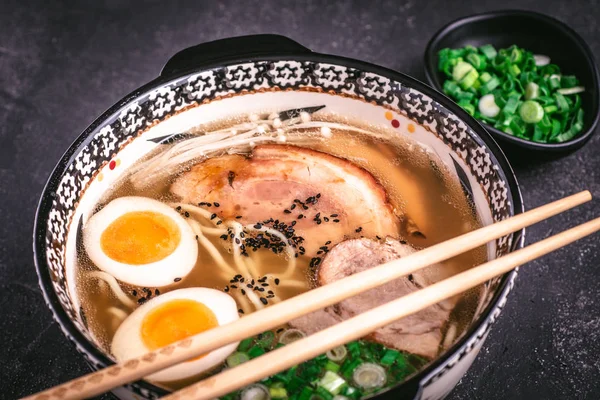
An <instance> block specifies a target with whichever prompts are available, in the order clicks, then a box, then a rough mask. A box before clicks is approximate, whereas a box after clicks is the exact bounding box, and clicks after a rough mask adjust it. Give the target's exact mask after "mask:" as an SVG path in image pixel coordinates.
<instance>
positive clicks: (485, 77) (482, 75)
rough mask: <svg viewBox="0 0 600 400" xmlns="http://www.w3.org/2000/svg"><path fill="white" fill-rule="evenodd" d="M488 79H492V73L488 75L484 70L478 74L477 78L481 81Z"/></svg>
mask: <svg viewBox="0 0 600 400" xmlns="http://www.w3.org/2000/svg"><path fill="white" fill-rule="evenodd" d="M490 79H492V75H490V73H489V72H484V73H483V74H481V75H479V80H480V81H481V83H487V82H488V81H489V80H490Z"/></svg>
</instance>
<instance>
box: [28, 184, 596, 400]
mask: <svg viewBox="0 0 600 400" xmlns="http://www.w3.org/2000/svg"><path fill="white" fill-rule="evenodd" d="M591 198H592V196H591V194H590V193H589V192H588V191H584V192H580V193H577V194H575V195H572V196H569V197H566V198H564V199H561V200H558V201H555V202H552V203H549V204H547V205H544V206H542V207H539V208H536V209H534V210H531V211H528V212H526V213H523V214H520V215H517V216H514V217H511V218H508V219H506V220H504V221H501V222H498V223H495V224H493V225H488V226H486V227H483V228H480V229H478V230H475V231H473V232H469V233H466V234H464V235H461V236H459V237H456V238H454V239H451V240H448V241H445V242H443V243H440V244H437V245H434V246H431V247H428V248H426V249H424V250H421V251H418V252H416V253H413V254H411V255H409V256H407V257H404V258H401V259H398V260H394V261H391V262H388V263H385V264H382V265H379V266H377V267H374V268H370V269H368V270H365V271H363V272H360V273H357V274H354V275H351V276H349V277H346V278H344V279H341V280H339V281H336V282H333V283H331V284H329V285H326V286H323V287H319V288H316V289H313V290H310V291H308V292H306V293H304V294H301V295H298V296H295V297H293V298H291V299H288V300H286V301H283V302H281V303H278V304H275V305H272V306H270V307H269V308H266V309H263V310H260V311H256V312H254V313H252V314H249V315H247V316H245V317H243V318H241V319H239V320H237V321H235V322H232V323H229V324H227V325H223V326H220V327H217V328H214V329H211V330H209V331H206V332H203V333H200V334H198V335H195V336H193V337H189V338H187V339H184V340H182V341H179V342H176V343H173V344H171V345H169V346H166V347H164V348H162V349H158V350H156V351H153V352H151V353H148V354H145V355H143V356H140V357H137V358H134V359H131V360H127V361H125V362H121V363H119V364H116V365H113V366H110V367H107V368H105V369H103V370H101V371H98V372H95V373H92V374H88V375H85V376H83V377H80V378H77V379H74V380H72V381H69V382H67V383H64V384H62V385H59V386H56V387H54V388H51V389H48V390H46V391H43V392H40V393H38V394H35V395H32V396H29V397H27V398H26V399H36V400H41V399H52V398H61V399H64V398H67V399H80V398H85V397H90V396H94V395H97V394H100V393H102V392H105V391H108V390H110V389H112V388H114V387H116V386H120V385H123V384H125V383H128V382H131V381H134V380H138V379H140V378H143V377H144V376H148V375H150V374H152V373H154V372H157V371H160V370H162V369H165V368H167V367H170V366H173V365H175V364H178V363H180V362H183V361H186V360H189V359H191V358H194V357H197V356H199V355H201V354H205V353H208V352H209V351H211V350H214V349H216V348H219V347H222V346H224V345H227V344H229V343H233V342H237V341H240V340H242V339H245V338H247V337H251V336H254V335H256V334H258V333H261V332H264V331H266V330H269V329H272V328H275V327H277V326H279V325H282V324H284V323H286V322H288V321H290V320H292V319H294V318H297V317H300V316H302V315H304V314H308V313H310V312H313V311H316V310H319V309H322V308H324V307H327V306H330V305H332V304H335V303H338V302H340V301H341V300H344V299H346V298H349V297H352V296H354V295H356V294H358V293H361V292H364V291H366V290H369V289H372V288H374V287H377V286H379V285H382V284H384V283H386V282H388V281H390V280H393V279H396V278H399V277H401V276H404V275H407V274H409V273H411V272H414V271H417V270H419V269H422V268H424V267H426V266H428V265H431V264H435V263H438V262H441V261H444V260H446V259H449V258H451V257H454V256H456V255H458V254H461V253H463V252H465V251H468V250H471V249H474V248H476V247H479V246H481V245H484V244H486V243H487V242H489V241H491V240H494V239H497V238H499V237H502V236H505V235H508V234H510V233H513V232H515V231H517V230H520V229H522V228H524V227H526V226H529V225H531V224H534V223H536V222H539V221H542V220H544V219H546V218H549V217H551V216H554V215H556V214H559V213H561V212H563V211H566V210H568V209H571V208H573V207H575V206H578V205H580V204H583V203H585V202H587V201H589V200H591ZM598 230H600V218H597V219H594V220H592V221H589V222H587V223H584V224H582V225H579V226H577V227H575V228H572V229H569V230H567V231H564V232H562V233H560V234H557V235H554V236H552V237H549V238H547V239H545V240H542V241H540V242H538V243H535V244H533V245H530V246H528V247H526V248H523V249H521V250H518V251H515V252H513V253H510V254H508V255H506V256H504V257H501V258H498V259H495V260H492V261H489V262H487V263H484V264H482V265H480V266H478V267H474V268H471V269H469V270H467V271H465V272H462V273H459V274H457V275H455V276H453V277H451V278H448V279H445V280H443V281H440V282H438V283H435V284H433V285H430V286H428V287H426V288H424V289H421V290H418V291H416V292H413V293H411V294H409V295H407V296H404V297H401V298H399V299H397V300H393V301H391V302H389V303H386V304H384V305H381V306H379V307H376V308H374V309H371V310H369V311H367V312H365V313H362V314H360V315H358V316H356V317H353V318H351V319H348V320H346V321H343V322H341V323H339V324H337V325H334V326H332V327H330V328H327V329H325V330H322V331H320V332H318V333H316V334H314V335H311V336H309V337H307V338H304V339H302V340H299V341H297V342H294V343H291V344H289V345H287V346H285V347H282V348H279V349H277V350H274V351H270V352H268V353H267V354H264V355H262V356H260V357H258V358H256V359H253V360H251V361H248V362H246V363H244V364H241V365H239V366H237V367H235V368H232V369H227V370H225V371H224V372H222V373H220V374H217V375H214V376H211V377H209V378H207V379H204V380H203V381H201V382H198V383H196V384H193V385H191V386H189V387H187V388H185V389H183V390H180V391H178V392H176V393H174V394H172V395H170V396H167V398H170V399H213V398H215V397H218V396H222V395H224V394H226V393H230V392H232V391H234V390H236V389H239V388H241V387H243V386H245V385H247V384H250V383H253V382H256V381H258V380H261V379H263V378H266V377H268V376H270V375H273V374H276V373H278V372H280V371H282V370H285V369H287V368H289V367H291V366H293V365H297V364H299V363H301V362H303V361H306V360H308V359H310V358H313V357H315V356H318V355H320V354H323V353H325V352H326V351H328V350H330V349H332V348H334V347H336V346H339V345H341V344H344V343H347V342H349V341H352V340H355V339H358V338H361V337H363V336H365V335H366V334H368V333H370V332H372V331H374V330H376V329H377V328H379V327H382V326H385V325H387V324H389V323H391V322H393V321H395V320H397V319H400V318H402V317H405V316H407V315H410V314H413V313H415V312H418V311H420V310H422V309H424V308H426V307H429V306H430V305H433V304H436V303H438V302H440V301H442V300H444V299H446V298H449V297H452V296H455V295H457V294H459V293H461V292H463V291H465V290H468V289H470V288H472V287H475V286H477V285H480V284H482V283H484V282H486V281H488V280H490V279H492V278H494V277H496V276H498V275H502V274H504V273H506V272H508V271H510V270H512V269H513V268H515V267H517V266H519V265H522V264H524V263H526V262H528V261H531V260H533V259H535V258H537V257H540V256H542V255H544V254H547V253H549V252H551V251H553V250H556V249H558V248H560V247H563V246H565V245H567V244H569V243H572V242H574V241H575V240H578V239H581V238H582V237H585V236H587V235H590V234H592V233H594V232H596V231H598Z"/></svg>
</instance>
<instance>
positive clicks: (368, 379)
mask: <svg viewBox="0 0 600 400" xmlns="http://www.w3.org/2000/svg"><path fill="white" fill-rule="evenodd" d="M352 379H353V380H354V382H355V383H356V384H357V385H358V386H360V387H361V388H363V389H377V388H380V387H382V386H383V385H384V384H385V382H386V380H387V374H386V372H385V369H383V367H381V366H380V365H377V364H373V363H365V364H362V365H360V366H359V367H357V368H356V369H355V370H354V373H353V374H352Z"/></svg>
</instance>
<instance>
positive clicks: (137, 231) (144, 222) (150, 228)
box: [100, 211, 181, 265]
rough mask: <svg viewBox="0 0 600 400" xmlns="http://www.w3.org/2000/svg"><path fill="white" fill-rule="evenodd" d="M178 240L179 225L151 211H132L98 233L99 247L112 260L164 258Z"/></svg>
mask: <svg viewBox="0 0 600 400" xmlns="http://www.w3.org/2000/svg"><path fill="white" fill-rule="evenodd" d="M180 240H181V233H180V232H179V227H178V226H177V224H176V223H175V222H174V221H173V220H172V219H171V218H169V217H167V216H166V215H164V214H161V213H157V212H152V211H132V212H128V213H126V214H123V215H121V216H120V217H119V218H117V219H115V220H114V221H113V222H112V223H111V224H110V225H109V226H108V227H107V228H106V229H105V230H104V232H102V236H101V237H100V246H101V247H102V251H103V252H104V253H105V254H106V255H107V256H109V257H110V258H112V259H113V260H115V261H118V262H121V263H124V264H130V265H142V264H149V263H153V262H156V261H160V260H162V259H163V258H165V257H167V256H168V255H169V254H171V253H173V251H175V249H176V248H177V246H178V245H179V241H180Z"/></svg>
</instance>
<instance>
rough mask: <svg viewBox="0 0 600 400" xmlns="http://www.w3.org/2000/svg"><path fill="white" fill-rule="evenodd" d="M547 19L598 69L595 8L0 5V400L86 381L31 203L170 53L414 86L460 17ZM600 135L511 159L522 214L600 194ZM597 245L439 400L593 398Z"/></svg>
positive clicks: (580, 215) (535, 276)
mask: <svg viewBox="0 0 600 400" xmlns="http://www.w3.org/2000/svg"><path fill="white" fill-rule="evenodd" d="M498 6H502V7H505V8H517V7H518V8H524V9H532V10H537V11H541V12H546V13H548V14H550V15H552V16H554V17H557V18H559V19H561V20H562V21H564V22H566V23H567V24H569V25H571V26H572V27H573V28H574V29H575V30H577V31H578V32H579V33H580V34H581V35H582V36H583V38H584V39H585V40H586V41H587V42H588V44H589V45H590V46H591V48H592V50H593V52H594V53H595V55H596V57H598V56H600V28H599V26H598V22H597V20H598V17H600V11H599V10H600V4H599V3H598V1H594V2H591V1H590V2H583V1H582V2H578V1H568V2H555V3H552V2H549V1H548V0H535V1H523V2H515V1H503V2H498V1H489V0H478V1H476V2H473V3H472V4H467V2H462V3H460V5H459V3H456V4H451V3H450V2H446V1H443V0H440V1H426V0H421V1H410V2H402V1H382V2H372V3H371V2H366V1H365V2H325V1H322V2H307V3H304V2H302V3H301V2H297V3H296V2H280V1H266V0H263V1H258V2H245V1H221V2H219V3H218V4H217V2H210V3H209V2H202V1H198V0H195V1H187V2H169V1H145V2H137V3H133V2H120V1H116V0H105V1H100V0H96V1H89V2H83V1H62V2H55V1H52V2H48V1H42V0H40V1H39V2H37V3H35V2H29V1H16V0H2V1H0V196H1V197H0V200H1V201H0V216H1V219H0V397H2V398H15V397H18V396H22V395H25V394H28V393H32V392H34V391H38V390H41V389H43V388H46V387H48V386H51V385H55V384H58V383H59V382H62V381H65V380H67V379H71V378H74V377H76V376H78V375H81V374H83V373H86V372H88V368H87V366H86V364H85V363H84V362H83V360H82V358H81V357H80V356H79V355H78V354H77V353H76V352H75V350H74V349H73V346H71V344H70V343H69V342H67V340H66V339H65V338H64V337H63V336H62V334H61V332H60V330H59V328H58V326H57V325H56V323H54V322H53V320H52V318H51V315H50V312H49V311H48V309H47V308H46V306H45V305H44V302H43V299H42V295H41V292H40V290H39V289H38V285H37V278H36V275H35V271H34V266H33V261H32V251H31V232H32V223H33V222H32V221H33V215H34V211H35V206H36V203H37V201H38V196H39V194H40V192H41V190H42V186H43V185H44V183H45V181H46V179H47V177H48V175H49V173H50V170H51V168H52V167H53V166H54V164H55V163H56V161H57V160H58V159H59V157H60V156H61V155H62V153H63V152H64V151H65V150H66V149H67V147H68V146H69V144H70V143H71V142H72V141H73V140H74V139H75V137H76V136H77V135H78V134H79V133H80V132H81V131H82V130H83V129H85V128H86V126H87V125H88V124H89V123H91V122H92V121H93V120H94V118H95V117H96V116H97V115H99V114H100V113H101V112H103V111H104V110H105V109H107V108H108V107H109V106H111V105H112V104H113V103H115V102H116V101H117V100H119V99H120V98H121V97H122V96H124V95H125V94H127V93H128V92H130V91H132V90H133V89H135V88H137V87H138V86H140V85H142V84H144V83H146V82H147V81H149V80H151V79H152V78H154V77H156V76H157V74H158V73H159V71H160V69H161V67H162V65H163V64H164V62H165V61H166V60H167V59H168V57H169V56H170V55H172V54H174V53H175V52H177V51H178V50H180V49H182V48H184V47H187V46H191V45H194V44H197V43H199V42H205V41H210V40H213V39H218V38H223V37H228V36H236V35H243V34H252V33H270V32H272V33H280V34H283V35H287V36H289V37H291V38H294V39H295V40H297V41H299V42H300V43H302V44H304V45H305V46H307V47H309V48H311V49H313V50H315V51H318V52H323V53H332V54H338V55H343V56H347V57H353V58H358V59H362V60H365V61H369V62H373V63H376V64H381V65H383V66H386V67H389V68H393V69H396V70H399V71H402V72H405V73H407V74H409V75H412V76H414V77H416V78H419V79H422V80H423V79H424V74H423V70H422V63H421V60H422V54H423V50H424V47H425V44H426V43H427V41H428V40H429V38H430V37H431V36H432V35H433V33H434V32H435V31H436V30H437V29H439V28H440V27H441V26H442V25H444V24H445V23H447V22H449V21H450V20H452V19H455V18H457V17H459V16H464V15H467V14H471V13H475V12H481V11H486V10H492V9H494V8H497V7H498ZM599 151H600V135H596V137H594V138H592V140H591V141H590V142H589V143H588V144H587V146H586V147H585V148H583V149H581V150H579V151H578V152H576V153H574V154H571V155H568V156H566V157H564V158H561V159H555V160H552V161H545V162H542V161H535V160H533V159H531V158H530V157H522V156H520V157H513V160H512V161H513V162H514V163H515V169H516V173H517V175H518V178H519V181H520V183H521V186H522V190H523V196H524V199H525V204H526V206H527V207H528V208H531V207H535V206H538V205H541V204H542V203H545V202H547V201H550V200H553V199H557V198H559V197H561V196H564V195H567V194H570V193H573V192H576V191H579V190H581V189H584V188H587V189H590V190H591V191H592V192H593V193H595V194H596V195H600V172H599V170H600V157H599V155H598V153H599ZM599 211H600V207H598V201H596V202H595V203H592V204H588V205H585V206H583V207H580V208H578V209H576V210H574V211H571V212H569V213H567V214H566V215H563V216H559V217H556V218H554V219H552V220H551V221H548V222H544V223H541V224H539V225H537V226H534V227H533V228H531V229H530V230H529V231H528V238H527V241H528V242H532V241H535V240H539V239H540V238H543V237H545V236H548V235H550V234H551V233H552V232H557V231H560V230H562V229H563V228H565V227H567V226H572V225H575V224H577V223H580V222H583V221H584V220H586V219H590V218H592V217H593V216H598V215H600V212H599ZM598 239H599V237H598V236H596V237H593V238H587V239H585V240H582V241H580V242H578V243H576V244H575V245H572V246H570V247H569V248H567V249H564V250H561V251H558V252H556V253H554V254H552V255H551V256H547V257H544V258H543V259H541V260H539V261H536V262H533V263H531V264H530V265H528V266H527V267H526V268H524V269H523V270H522V272H521V273H520V275H519V279H518V283H517V287H516V291H515V292H514V293H513V294H512V295H511V296H510V298H509V302H508V305H507V307H506V308H505V311H504V313H503V314H502V316H501V318H500V320H499V321H498V323H497V324H496V325H495V326H494V329H493V330H492V332H491V335H490V336H489V338H488V340H487V342H486V343H485V346H484V349H483V351H482V352H481V354H480V356H479V357H478V359H477V360H476V362H475V364H474V366H473V368H472V369H471V370H470V372H469V373H468V374H467V376H466V377H465V378H464V379H463V380H462V382H461V383H460V384H459V386H458V387H457V388H456V390H455V391H454V392H453V393H452V394H451V395H450V398H451V399H504V400H506V399H539V398H545V399H550V398H553V399H554V398H556V399H558V398H560V399H583V398H589V399H592V398H598V393H600V285H599V282H598V281H599V278H600V273H599V272H598V268H599V264H600V255H599V254H600V246H598V241H599V240H598Z"/></svg>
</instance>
